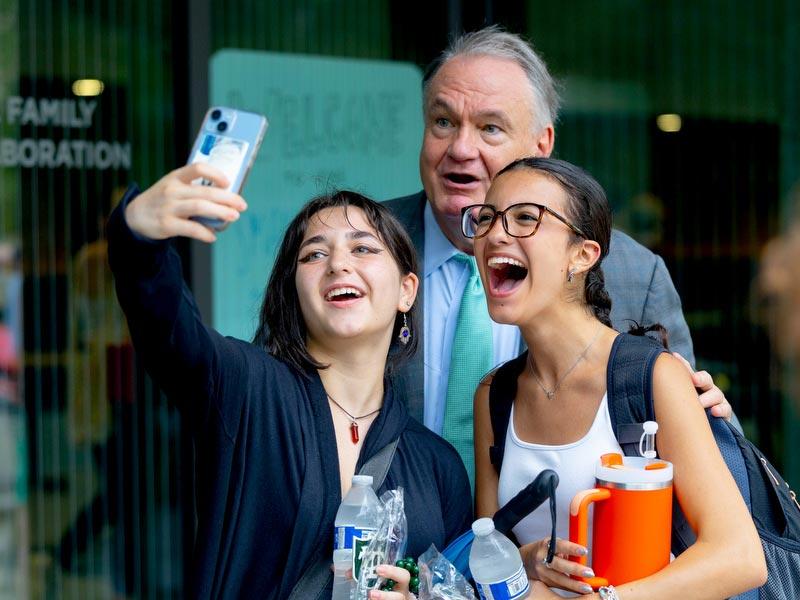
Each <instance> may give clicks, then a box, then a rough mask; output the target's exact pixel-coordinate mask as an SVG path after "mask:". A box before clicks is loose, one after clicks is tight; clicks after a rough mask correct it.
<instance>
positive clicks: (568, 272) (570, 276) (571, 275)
mask: <svg viewBox="0 0 800 600" xmlns="http://www.w3.org/2000/svg"><path fill="white" fill-rule="evenodd" d="M573 277H575V270H574V269H570V270H569V271H567V281H568V282H569V283H572V278H573Z"/></svg>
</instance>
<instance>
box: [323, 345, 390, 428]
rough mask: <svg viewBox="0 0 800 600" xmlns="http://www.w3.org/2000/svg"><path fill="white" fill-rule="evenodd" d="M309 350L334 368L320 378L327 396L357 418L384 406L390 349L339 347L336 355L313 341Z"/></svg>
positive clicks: (325, 370)
mask: <svg viewBox="0 0 800 600" xmlns="http://www.w3.org/2000/svg"><path fill="white" fill-rule="evenodd" d="M308 350H309V352H310V354H311V356H313V357H314V358H315V359H316V360H317V361H319V362H321V363H323V364H326V365H330V366H329V367H328V368H327V369H320V370H319V371H318V372H319V378H320V379H321V380H322V385H323V386H324V387H325V391H326V392H327V394H328V395H329V396H330V397H331V398H333V399H334V400H336V402H338V403H339V404H340V405H341V406H342V407H343V408H344V409H345V410H347V411H348V412H349V413H351V414H353V415H363V414H366V413H368V412H371V411H373V410H375V409H377V408H380V407H381V406H382V404H383V392H384V389H383V379H384V371H385V369H386V356H387V354H388V351H389V348H388V344H386V350H385V351H383V352H381V351H380V350H379V349H376V348H375V346H374V345H373V346H372V348H361V349H359V348H353V347H344V348H343V347H342V346H338V347H337V349H336V351H330V349H329V348H325V347H322V346H318V345H315V344H313V343H312V342H310V341H309V343H308Z"/></svg>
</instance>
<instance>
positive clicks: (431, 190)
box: [387, 27, 730, 470]
mask: <svg viewBox="0 0 800 600" xmlns="http://www.w3.org/2000/svg"><path fill="white" fill-rule="evenodd" d="M558 108H559V98H558V94H557V92H556V89H555V85H554V83H553V80H552V78H551V76H550V74H549V73H548V70H547V66H546V65H545V63H544V62H543V61H542V59H541V58H540V57H539V56H538V55H537V54H536V53H535V52H534V50H533V49H532V48H531V47H530V45H529V44H528V43H527V42H525V41H524V40H523V39H522V38H520V37H519V36H517V35H515V34H511V33H507V32H504V31H502V30H500V29H498V28H496V27H488V28H485V29H482V30H480V31H476V32H473V33H470V34H466V35H464V36H461V37H460V38H458V39H456V40H454V41H453V42H452V43H451V45H450V47H448V49H447V50H445V51H444V52H443V53H442V55H441V56H440V57H439V59H438V60H437V61H436V62H435V63H434V64H433V65H432V67H431V68H430V69H429V70H428V72H427V73H426V75H425V78H424V79H423V115H424V121H425V132H424V137H423V142H422V149H421V151H420V175H421V179H422V183H423V187H424V189H423V191H421V192H418V193H416V194H413V195H411V196H406V197H403V198H396V199H394V200H389V201H388V202H387V205H388V206H389V207H390V208H391V209H392V211H393V212H394V213H395V215H396V216H397V217H398V218H399V219H400V220H401V221H402V222H403V224H404V225H405V226H406V228H407V229H408V232H409V234H410V235H411V238H412V240H413V242H414V245H415V246H416V248H417V251H418V252H419V256H420V258H421V264H422V266H423V273H422V274H421V275H422V276H421V278H420V279H421V288H422V289H421V293H420V294H418V296H417V298H418V300H417V301H418V302H421V303H422V305H423V306H422V310H421V311H419V312H420V313H421V314H422V315H423V319H424V323H423V324H422V325H420V324H418V325H417V329H418V330H417V331H415V332H412V334H413V335H419V336H421V338H422V339H421V340H420V342H421V343H420V348H421V349H422V351H421V352H418V353H417V357H416V358H415V360H414V361H413V362H411V363H408V364H406V365H405V366H404V367H403V368H401V369H400V370H399V371H398V372H397V373H396V374H395V388H396V393H399V394H400V395H401V396H403V397H404V398H405V399H406V402H407V405H408V406H409V409H410V412H411V414H412V415H413V416H415V417H416V418H417V419H419V420H421V421H423V422H424V423H425V425H426V426H428V427H429V428H430V429H432V430H433V431H436V432H437V433H444V437H445V438H447V439H449V440H450V441H451V442H452V443H453V444H454V445H455V446H456V448H457V449H458V450H459V452H460V453H461V455H462V457H463V458H465V463H466V464H467V467H468V470H471V469H472V466H471V463H472V459H471V444H472V423H471V406H472V398H471V396H470V397H468V398H462V399H460V400H459V402H462V403H468V404H469V409H468V410H469V412H466V410H467V409H466V408H465V409H464V410H461V411H460V412H459V411H456V412H458V415H457V416H456V417H455V418H456V419H458V421H457V422H455V423H448V421H449V420H450V419H451V416H450V415H451V412H452V411H451V410H450V408H451V407H449V406H447V404H448V402H450V403H452V402H453V400H452V398H453V394H452V389H448V385H450V386H452V385H453V379H454V378H453V377H450V371H451V357H454V356H455V355H454V354H453V352H454V350H453V347H454V345H453V338H454V335H455V331H456V328H457V321H458V315H459V311H460V307H461V299H462V294H463V293H464V289H465V287H466V285H467V281H468V279H469V276H470V266H469V263H468V262H466V260H467V259H466V258H465V257H464V255H467V256H469V255H471V254H472V241H471V240H469V239H466V238H465V237H464V236H463V235H462V234H461V208H462V207H464V206H467V205H469V204H477V203H482V202H483V201H484V197H485V195H486V191H487V189H488V188H489V185H490V183H491V180H492V177H493V176H494V175H495V174H496V173H497V172H498V171H499V170H500V169H502V168H503V167H504V166H505V165H507V164H508V163H510V162H512V161H513V160H515V159H517V158H521V157H524V156H549V155H550V153H551V152H552V151H553V144H554V136H555V133H554V125H553V124H554V123H555V121H556V116H557V112H558ZM532 201H535V199H532ZM603 270H604V272H605V277H606V288H607V290H608V292H609V294H610V296H611V298H612V310H611V320H612V323H613V324H614V327H615V328H617V329H619V330H620V331H626V330H627V329H628V328H629V327H630V325H631V321H636V322H637V323H640V324H644V325H648V324H653V323H661V324H662V325H664V326H665V327H666V328H667V329H668V331H669V339H670V347H671V349H672V350H674V351H676V352H678V353H680V354H681V355H682V356H683V357H684V358H685V359H686V361H687V368H690V370H691V367H690V363H691V364H693V363H694V353H693V350H692V340H691V336H690V334H689V328H688V326H687V324H686V320H685V319H684V317H683V313H682V310H681V302H680V298H679V297H678V293H677V291H676V290H675V286H674V285H673V283H672V279H671V278H670V275H669V273H668V271H667V269H666V266H665V265H664V261H663V260H662V259H661V258H660V257H659V256H657V255H655V254H653V253H652V252H651V251H650V250H648V249H647V248H645V247H644V246H642V245H641V244H639V243H638V242H636V241H634V240H633V239H632V238H630V237H629V236H627V235H625V234H624V233H622V232H620V231H617V230H614V231H613V234H612V239H611V250H610V253H609V255H608V257H607V258H606V259H605V261H604V262H603ZM486 318H487V319H488V315H487V317H486ZM488 338H491V348H487V349H486V350H485V353H487V354H490V355H491V361H490V362H491V364H490V366H492V365H497V364H500V363H502V362H504V361H506V360H508V359H510V358H512V357H514V356H516V355H517V354H518V353H519V351H520V349H521V338H520V335H519V332H518V331H517V330H516V328H515V327H512V326H508V325H500V324H497V323H491V334H490V335H488V334H487V336H484V339H488ZM455 352H458V348H457V349H456V350H455ZM453 360H455V359H453ZM473 371H474V369H473ZM473 375H474V377H475V381H474V383H475V384H477V383H478V380H479V378H480V376H481V374H480V373H474V374H473ZM694 380H695V385H696V386H698V388H699V389H700V391H701V392H702V394H701V402H703V404H704V405H706V406H711V405H717V404H718V405H719V406H715V408H714V412H715V414H719V415H722V416H729V415H730V405H729V404H728V403H727V401H726V400H725V398H724V395H723V394H722V392H721V391H720V390H719V388H717V387H715V386H714V384H713V381H712V380H711V377H710V376H709V375H708V374H707V373H705V372H698V373H695V374H694ZM547 383H549V384H553V383H554V382H547ZM465 387H466V388H469V387H470V386H465ZM471 389H472V390H473V391H474V389H475V385H471ZM423 398H424V401H423Z"/></svg>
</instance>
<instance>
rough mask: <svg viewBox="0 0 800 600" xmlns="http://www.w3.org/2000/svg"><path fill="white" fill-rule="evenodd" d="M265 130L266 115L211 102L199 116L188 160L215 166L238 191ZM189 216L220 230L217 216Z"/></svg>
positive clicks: (197, 181) (202, 182)
mask: <svg viewBox="0 0 800 600" xmlns="http://www.w3.org/2000/svg"><path fill="white" fill-rule="evenodd" d="M266 131H267V119H266V117H264V116H263V115H258V114H255V113H251V112H245V111H243V110H236V109H235V108H228V107H226V106H214V107H212V108H210V109H209V110H208V112H207V113H206V116H205V118H204V119H203V124H202V125H201V126H200V132H199V133H198V134H197V139H196V140H195V142H194V147H193V148H192V153H191V154H190V155H189V162H188V164H192V163H197V162H204V163H208V164H210V165H213V166H215V167H216V168H218V169H219V170H221V171H222V172H223V173H225V177H227V178H228V181H229V182H230V185H228V189H229V190H231V191H233V192H236V193H237V194H238V193H240V192H241V190H242V188H243V187H244V182H245V180H246V179H247V175H248V173H250V169H251V167H252V166H253V162H254V161H255V158H256V153H257V152H258V149H259V147H260V146H261V142H262V140H263V139H264V134H265V133H266ZM192 183H195V184H199V185H212V184H211V182H210V181H209V180H207V179H197V180H195V181H193V182H192ZM192 219H194V220H195V221H197V222H199V223H202V224H203V225H205V226H206V227H209V228H211V229H214V230H215V231H221V230H222V229H223V228H224V226H225V222H224V221H222V220H221V219H210V218H206V217H192Z"/></svg>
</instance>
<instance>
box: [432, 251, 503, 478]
mask: <svg viewBox="0 0 800 600" xmlns="http://www.w3.org/2000/svg"><path fill="white" fill-rule="evenodd" d="M454 258H455V259H456V260H459V261H461V262H466V263H467V264H469V268H470V275H469V280H468V281H467V285H466V287H465V288H464V295H463V296H462V297H461V307H460V308H459V311H458V320H457V321H456V334H455V336H454V337H453V346H452V350H451V352H450V373H449V378H448V381H447V396H446V403H445V411H444V427H443V428H442V437H444V439H446V440H447V441H448V442H450V443H451V444H453V446H455V449H456V450H458V453H459V455H461V460H463V461H464V466H465V467H467V473H468V474H469V481H470V485H471V486H472V488H473V489H474V488H475V456H474V454H475V452H474V448H473V445H472V443H473V442H472V431H473V429H472V405H473V398H474V396H475V389H476V388H477V387H478V383H479V382H480V380H481V378H482V377H483V376H484V375H485V374H486V373H487V372H488V371H489V369H491V368H492V323H491V320H490V319H489V311H488V310H487V308H486V296H485V295H484V293H483V286H482V285H481V277H480V274H479V273H478V265H477V264H476V263H475V259H474V258H473V257H471V256H467V255H466V254H457V255H456V256H455V257H454Z"/></svg>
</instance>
